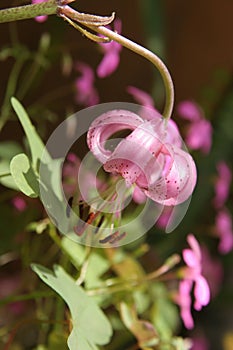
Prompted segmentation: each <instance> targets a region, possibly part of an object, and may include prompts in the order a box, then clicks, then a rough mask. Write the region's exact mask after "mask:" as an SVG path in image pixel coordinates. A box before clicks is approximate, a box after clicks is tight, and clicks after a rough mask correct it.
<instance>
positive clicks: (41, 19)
mask: <svg viewBox="0 0 233 350" xmlns="http://www.w3.org/2000/svg"><path fill="white" fill-rule="evenodd" d="M45 1H46V0H32V4H40V3H41V2H45ZM47 19H48V16H37V17H35V21H36V22H39V23H43V22H45V21H46V20H47Z"/></svg>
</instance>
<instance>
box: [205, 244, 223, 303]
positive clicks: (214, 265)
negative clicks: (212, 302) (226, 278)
mask: <svg viewBox="0 0 233 350" xmlns="http://www.w3.org/2000/svg"><path fill="white" fill-rule="evenodd" d="M201 255H202V274H203V276H204V277H205V278H206V280H207V282H208V284H209V287H210V291H211V296H212V298H213V297H215V296H216V295H217V294H218V292H219V290H220V288H221V285H222V281H223V266H222V264H221V261H220V260H218V259H217V258H216V257H212V256H211V255H210V252H209V250H208V249H207V247H205V246H202V247H201Z"/></svg>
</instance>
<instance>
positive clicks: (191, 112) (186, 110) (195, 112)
mask: <svg viewBox="0 0 233 350" xmlns="http://www.w3.org/2000/svg"><path fill="white" fill-rule="evenodd" d="M177 113H178V114H179V115H180V116H181V117H182V118H184V119H186V120H189V121H190V122H196V121H198V120H201V119H203V118H204V116H203V111H202V110H201V109H200V107H199V106H198V104H197V103H195V102H192V101H189V100H187V101H182V102H180V103H179V104H178V106H177Z"/></svg>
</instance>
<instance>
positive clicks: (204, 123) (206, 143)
mask: <svg viewBox="0 0 233 350" xmlns="http://www.w3.org/2000/svg"><path fill="white" fill-rule="evenodd" d="M177 112H178V114H179V115H180V116H181V117H182V118H183V119H186V120H188V121H189V122H190V125H189V128H188V131H187V135H186V139H185V142H186V143H187V145H188V147H189V148H191V149H193V150H200V151H202V153H204V154H208V153H209V152H210V149H211V145H212V131H213V130H212V126H211V123H210V122H209V121H208V120H206V119H205V118H204V114H203V111H202V110H201V108H200V107H199V106H198V105H197V104H196V103H194V102H192V101H183V102H181V103H180V104H179V105H178V107H177Z"/></svg>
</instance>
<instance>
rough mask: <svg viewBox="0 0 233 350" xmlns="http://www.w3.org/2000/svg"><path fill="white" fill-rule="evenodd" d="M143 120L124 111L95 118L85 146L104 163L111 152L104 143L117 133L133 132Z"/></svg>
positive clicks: (107, 113) (111, 112)
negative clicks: (123, 131)
mask: <svg viewBox="0 0 233 350" xmlns="http://www.w3.org/2000/svg"><path fill="white" fill-rule="evenodd" d="M142 122H143V120H142V119H141V118H140V117H139V116H138V115H137V114H135V113H133V112H130V111H126V110H113V111H109V112H106V113H104V114H102V115H101V116H99V117H98V118H96V119H95V120H94V122H93V123H92V124H91V126H90V128H89V131H88V133H87V144H88V147H89V148H90V150H91V151H92V152H93V154H94V155H95V157H96V158H97V159H98V160H99V161H100V162H101V163H105V162H106V161H107V160H108V159H109V158H110V156H111V154H112V152H111V151H110V150H108V149H106V148H105V147H104V146H105V142H106V141H107V139H108V138H109V137H110V136H111V135H113V134H114V133H115V132H117V131H121V130H125V129H126V130H134V129H136V128H137V127H138V126H139V125H140V124H141V123H142Z"/></svg>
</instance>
